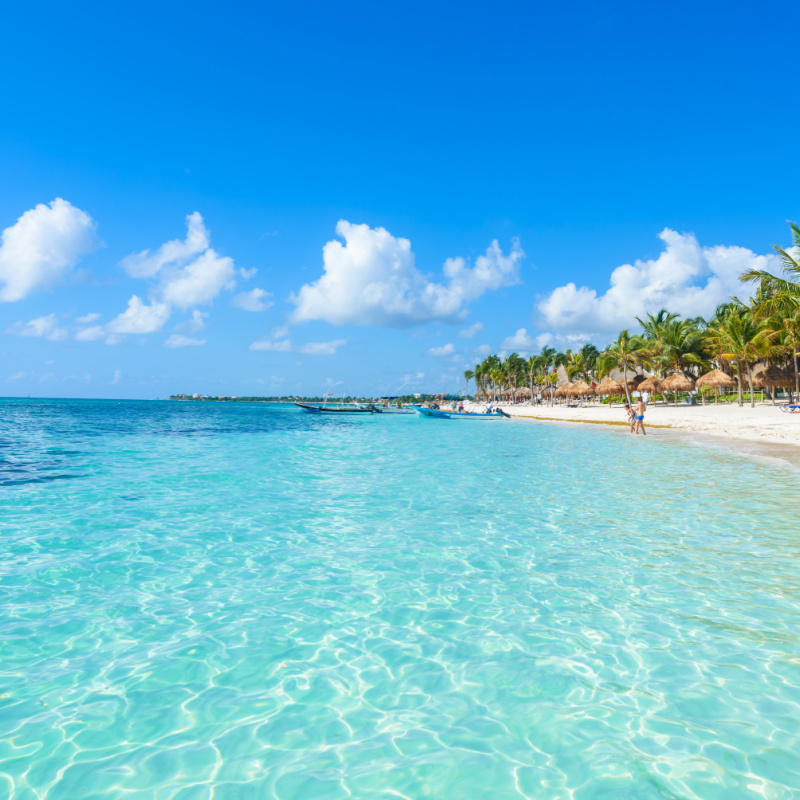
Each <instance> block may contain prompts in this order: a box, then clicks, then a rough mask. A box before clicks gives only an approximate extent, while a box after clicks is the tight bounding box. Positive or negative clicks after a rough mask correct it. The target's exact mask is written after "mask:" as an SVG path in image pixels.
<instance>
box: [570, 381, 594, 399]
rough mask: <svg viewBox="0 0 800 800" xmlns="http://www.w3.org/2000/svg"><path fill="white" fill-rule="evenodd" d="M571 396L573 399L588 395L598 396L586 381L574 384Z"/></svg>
mask: <svg viewBox="0 0 800 800" xmlns="http://www.w3.org/2000/svg"><path fill="white" fill-rule="evenodd" d="M569 394H570V396H571V397H586V395H590V394H596V392H595V390H594V389H593V388H592V387H591V386H589V384H588V383H586V381H578V382H577V383H573V384H572V387H571V388H570V390H569Z"/></svg>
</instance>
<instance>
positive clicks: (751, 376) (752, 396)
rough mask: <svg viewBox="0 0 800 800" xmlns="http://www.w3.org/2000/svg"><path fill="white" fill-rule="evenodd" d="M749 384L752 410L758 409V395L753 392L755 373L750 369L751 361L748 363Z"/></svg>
mask: <svg viewBox="0 0 800 800" xmlns="http://www.w3.org/2000/svg"><path fill="white" fill-rule="evenodd" d="M747 382H748V383H749V384H750V408H755V407H756V395H755V392H754V391H753V373H752V371H751V369H750V361H749V360H748V361H747Z"/></svg>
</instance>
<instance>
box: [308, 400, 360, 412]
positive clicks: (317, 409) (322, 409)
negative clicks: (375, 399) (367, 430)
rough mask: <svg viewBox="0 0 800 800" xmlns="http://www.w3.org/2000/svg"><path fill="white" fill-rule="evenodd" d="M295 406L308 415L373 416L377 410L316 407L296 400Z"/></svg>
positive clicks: (351, 407) (358, 407)
mask: <svg viewBox="0 0 800 800" xmlns="http://www.w3.org/2000/svg"><path fill="white" fill-rule="evenodd" d="M294 404H295V405H296V406H297V407H298V408H299V409H300V410H301V411H305V412H306V414H373V413H374V412H375V409H374V408H373V406H365V407H363V408H362V407H360V406H326V405H321V406H314V405H311V404H310V403H298V402H297V401H296V400H295V402H294Z"/></svg>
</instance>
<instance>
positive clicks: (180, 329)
mask: <svg viewBox="0 0 800 800" xmlns="http://www.w3.org/2000/svg"><path fill="white" fill-rule="evenodd" d="M206 319H208V312H205V311H199V310H198V309H195V310H194V311H192V318H191V319H187V320H186V321H185V322H181V323H180V324H179V325H176V326H175V332H176V333H197V332H198V331H202V330H203V329H204V328H205V327H206Z"/></svg>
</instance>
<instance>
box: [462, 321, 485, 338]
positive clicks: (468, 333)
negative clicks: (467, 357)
mask: <svg viewBox="0 0 800 800" xmlns="http://www.w3.org/2000/svg"><path fill="white" fill-rule="evenodd" d="M482 330H483V323H482V322H476V323H475V324H474V325H470V326H469V328H463V329H462V330H460V331H459V332H458V334H457V335H458V337H459V339H471V338H472V337H473V336H475V334H476V333H480V332H481V331H482Z"/></svg>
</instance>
